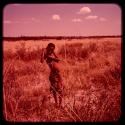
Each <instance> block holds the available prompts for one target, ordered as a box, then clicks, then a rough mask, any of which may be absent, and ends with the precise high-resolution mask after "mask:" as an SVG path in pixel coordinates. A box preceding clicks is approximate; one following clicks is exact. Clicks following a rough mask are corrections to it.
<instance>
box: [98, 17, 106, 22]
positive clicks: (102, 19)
mask: <svg viewBox="0 0 125 125" xmlns="http://www.w3.org/2000/svg"><path fill="white" fill-rule="evenodd" d="M99 20H100V21H107V20H106V19H105V18H104V17H100V18H99Z"/></svg>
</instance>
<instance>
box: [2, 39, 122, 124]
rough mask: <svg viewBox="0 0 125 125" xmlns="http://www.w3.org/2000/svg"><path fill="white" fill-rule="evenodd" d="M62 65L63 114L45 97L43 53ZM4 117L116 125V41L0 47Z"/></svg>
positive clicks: (23, 43)
mask: <svg viewBox="0 0 125 125" xmlns="http://www.w3.org/2000/svg"><path fill="white" fill-rule="evenodd" d="M50 42H52V43H54V44H55V45H56V50H55V51H56V53H57V55H58V56H59V57H60V58H61V59H62V60H63V61H62V62H60V69H61V74H62V78H63V86H64V95H63V104H62V105H63V108H61V109H59V108H57V107H55V105H54V99H53V97H52V94H51V93H50V92H49V85H50V83H49V80H48V77H49V72H50V71H49V68H48V66H47V64H46V63H45V62H44V63H40V56H41V51H42V48H43V47H46V46H47V44H48V43H50ZM3 104H4V108H3V114H4V117H5V119H6V120H7V121H15V122H17V121H18V122H24V121H25V122H29V121H30V122H36V121H39V122H40V121H42V122H53V121H60V122H63V121H64V122H66V121H70V122H76V121H83V122H86V121H87V122H88V121H89V122H97V121H102V122H104V121H117V120H118V119H119V118H120V115H121V37H119V38H100V39H98V38H93V39H89V38H87V39H80V40H78V39H76V40H75V39H74V40H72V39H71V40H48V41H47V40H46V41H45V40H44V41H42V40H41V41H40V40H39V41H15V42H13V41H9V42H8V41H3Z"/></svg>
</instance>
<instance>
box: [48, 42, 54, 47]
mask: <svg viewBox="0 0 125 125" xmlns="http://www.w3.org/2000/svg"><path fill="white" fill-rule="evenodd" d="M48 47H54V48H55V44H53V43H49V44H48V45H47V48H48Z"/></svg>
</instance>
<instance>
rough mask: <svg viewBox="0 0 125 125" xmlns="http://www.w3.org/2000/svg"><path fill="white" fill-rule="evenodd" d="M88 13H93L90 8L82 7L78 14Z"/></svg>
mask: <svg viewBox="0 0 125 125" xmlns="http://www.w3.org/2000/svg"><path fill="white" fill-rule="evenodd" d="M87 13H91V9H90V8H89V7H82V8H81V9H80V10H79V12H78V14H87Z"/></svg>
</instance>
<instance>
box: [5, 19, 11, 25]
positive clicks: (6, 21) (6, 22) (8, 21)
mask: <svg viewBox="0 0 125 125" xmlns="http://www.w3.org/2000/svg"><path fill="white" fill-rule="evenodd" d="M4 23H5V24H10V23H12V21H10V20H5V21H4Z"/></svg>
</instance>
